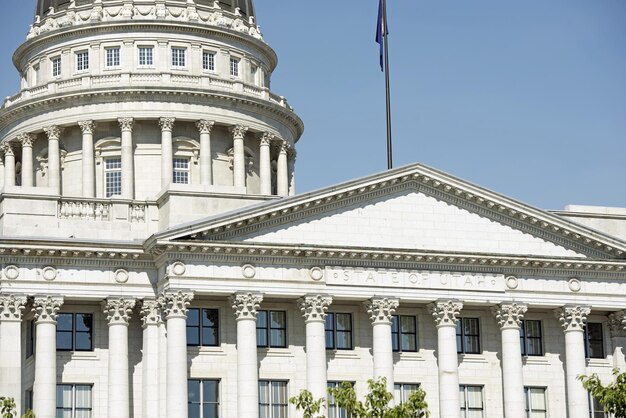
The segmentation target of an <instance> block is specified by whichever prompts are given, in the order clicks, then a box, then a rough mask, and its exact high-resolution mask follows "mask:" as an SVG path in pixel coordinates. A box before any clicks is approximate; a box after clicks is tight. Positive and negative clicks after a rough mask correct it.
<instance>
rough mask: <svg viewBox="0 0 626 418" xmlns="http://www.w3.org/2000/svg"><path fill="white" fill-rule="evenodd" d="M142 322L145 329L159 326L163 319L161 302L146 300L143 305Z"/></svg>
mask: <svg viewBox="0 0 626 418" xmlns="http://www.w3.org/2000/svg"><path fill="white" fill-rule="evenodd" d="M141 322H142V326H143V328H146V327H148V326H150V325H159V324H160V323H161V322H163V318H162V317H161V302H160V301H159V300H157V299H144V300H143V301H142V303H141Z"/></svg>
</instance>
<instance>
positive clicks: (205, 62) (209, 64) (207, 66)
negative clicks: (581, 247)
mask: <svg viewBox="0 0 626 418" xmlns="http://www.w3.org/2000/svg"><path fill="white" fill-rule="evenodd" d="M202 69H203V70H207V71H215V53H213V52H208V51H203V52H202Z"/></svg>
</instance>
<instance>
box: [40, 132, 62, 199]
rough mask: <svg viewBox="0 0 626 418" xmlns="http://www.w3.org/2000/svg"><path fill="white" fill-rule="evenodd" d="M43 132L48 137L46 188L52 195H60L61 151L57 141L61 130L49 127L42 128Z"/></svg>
mask: <svg viewBox="0 0 626 418" xmlns="http://www.w3.org/2000/svg"><path fill="white" fill-rule="evenodd" d="M44 132H45V133H46V135H48V187H50V188H51V189H52V190H53V191H54V193H56V194H61V151H60V148H59V140H60V137H61V133H62V132H63V128H61V127H58V126H50V127H48V128H44Z"/></svg>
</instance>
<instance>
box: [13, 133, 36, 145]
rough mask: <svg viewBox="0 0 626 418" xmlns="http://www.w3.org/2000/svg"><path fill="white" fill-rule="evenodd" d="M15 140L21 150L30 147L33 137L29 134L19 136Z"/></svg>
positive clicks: (33, 140)
mask: <svg viewBox="0 0 626 418" xmlns="http://www.w3.org/2000/svg"><path fill="white" fill-rule="evenodd" d="M17 140H18V142H20V143H21V144H22V148H23V147H32V146H33V142H35V135H33V134H29V133H25V134H20V135H18V136H17Z"/></svg>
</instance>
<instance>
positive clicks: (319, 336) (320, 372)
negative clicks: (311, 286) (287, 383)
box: [298, 295, 333, 399]
mask: <svg viewBox="0 0 626 418" xmlns="http://www.w3.org/2000/svg"><path fill="white" fill-rule="evenodd" d="M332 301H333V299H332V298H331V297H330V296H324V295H306V296H304V297H303V298H300V299H299V300H298V306H299V307H300V310H301V311H302V315H303V316H304V323H305V327H306V388H307V390H308V391H309V392H311V393H312V394H313V399H320V398H323V399H326V387H327V374H326V368H327V364H326V331H325V325H326V310H327V309H328V307H329V306H330V304H331V303H332Z"/></svg>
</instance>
